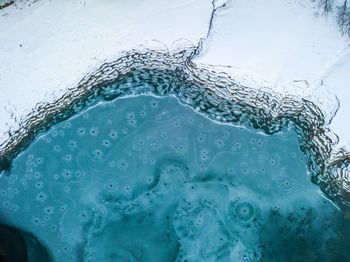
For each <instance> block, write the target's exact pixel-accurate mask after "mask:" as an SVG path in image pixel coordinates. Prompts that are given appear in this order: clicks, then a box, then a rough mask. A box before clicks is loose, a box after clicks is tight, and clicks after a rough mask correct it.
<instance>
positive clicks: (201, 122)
mask: <svg viewBox="0 0 350 262" xmlns="http://www.w3.org/2000/svg"><path fill="white" fill-rule="evenodd" d="M345 217H347V216H345V215H344V214H343V213H342V212H341V211H339V210H338V209H337V208H336V207H335V206H333V205H332V203H331V202H330V201H328V200H327V199H326V198H324V197H323V196H322V195H321V194H320V191H319V189H318V187H317V186H316V185H314V184H312V183H311V179H310V174H309V173H308V170H307V165H306V159H305V157H304V155H303V153H302V152H301V150H300V148H299V142H298V136H297V134H296V133H295V132H294V130H293V129H292V128H289V129H284V130H282V131H281V132H279V133H276V134H273V135H266V134H263V133H261V132H259V131H258V130H255V129H252V128H248V127H244V126H234V125H228V124H225V125H224V124H221V123H217V122H215V121H213V120H210V119H208V118H206V117H204V116H202V115H200V114H198V113H197V112H195V111H194V110H193V109H191V108H190V107H187V106H184V105H181V104H180V103H179V102H178V100H177V99H176V98H174V97H163V98H159V97H154V96H138V97H129V98H123V99H117V100H114V101H111V102H100V103H98V104H97V105H94V106H91V107H90V108H88V109H87V110H85V111H83V112H82V113H80V114H78V115H75V116H74V117H72V118H70V119H68V120H66V121H63V122H61V123H59V124H56V125H54V126H53V127H52V128H50V129H49V130H48V131H47V132H46V133H44V134H41V135H40V136H39V137H37V138H36V139H35V141H33V142H32V143H31V145H30V146H29V147H28V148H27V149H26V150H24V151H23V152H22V153H21V154H19V155H18V156H17V157H16V158H15V159H14V161H13V163H12V168H11V171H10V173H8V174H6V175H3V176H2V177H1V178H0V221H1V223H2V224H5V225H8V226H11V227H13V228H18V229H20V230H23V231H25V232H28V233H30V234H32V235H34V236H35V237H37V239H38V240H39V241H40V242H41V243H42V244H43V245H44V246H45V247H46V248H47V250H48V252H49V253H50V254H51V257H52V261H60V262H62V261H96V262H103V261H108V262H110V261H113V262H116V261H118V262H119V261H145V262H146V261H160V262H165V261H268V262H270V261H271V262H274V261H275V262H284V261H317V262H319V261H321V262H323V261H330V262H346V261H350V248H349V247H350V228H349V222H348V221H347V220H346V219H345Z"/></svg>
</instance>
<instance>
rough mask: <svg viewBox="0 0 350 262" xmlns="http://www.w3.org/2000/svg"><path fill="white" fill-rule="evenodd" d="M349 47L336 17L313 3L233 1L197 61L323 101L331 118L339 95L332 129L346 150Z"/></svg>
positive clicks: (222, 12)
mask: <svg viewBox="0 0 350 262" xmlns="http://www.w3.org/2000/svg"><path fill="white" fill-rule="evenodd" d="M349 44H350V41H349V37H348V36H342V35H341V34H340V33H339V30H338V27H337V25H336V21H335V18H334V17H333V14H329V15H328V17H324V16H323V15H322V10H320V9H319V7H318V6H317V5H316V4H314V3H312V2H311V1H296V0H289V1H288V0H269V1H264V0H233V1H230V2H229V3H228V4H227V5H226V7H225V8H224V9H218V10H217V12H216V16H215V19H214V21H213V25H212V30H211V34H210V37H209V38H208V40H207V41H205V42H204V45H203V50H202V53H201V55H200V56H199V57H197V58H196V59H195V62H197V63H204V64H213V65H226V66H230V68H229V70H231V71H232V73H233V74H237V75H242V74H243V75H244V77H245V78H248V79H250V81H252V80H253V79H255V81H257V82H258V83H262V84H264V85H267V86H271V88H273V89H278V90H279V91H282V92H292V93H294V94H295V93H298V94H301V95H303V96H306V97H307V98H309V99H310V100H312V101H316V100H318V102H319V103H318V104H319V105H320V106H321V108H323V109H324V110H325V111H330V112H327V113H330V114H332V113H333V112H334V111H335V110H336V109H337V107H335V106H336V105H337V103H336V100H335V95H336V96H337V97H338V99H339V100H340V107H339V110H338V113H337V114H336V116H335V117H334V119H333V121H332V123H331V128H332V130H333V131H334V132H335V133H336V134H337V135H338V136H339V137H340V143H339V146H344V145H346V144H349V143H350V131H349V130H350V103H349V102H348V101H350V47H349ZM258 85H259V84H258ZM320 103H323V104H320Z"/></svg>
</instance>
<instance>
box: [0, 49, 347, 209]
mask: <svg viewBox="0 0 350 262" xmlns="http://www.w3.org/2000/svg"><path fill="white" fill-rule="evenodd" d="M194 50H195V47H194V48H193V49H192V52H193V51H194ZM189 51H191V50H175V51H173V52H169V51H167V50H159V49H157V50H156V49H153V50H152V49H147V48H145V49H143V50H132V51H128V52H125V53H124V54H123V55H122V56H121V57H120V58H119V59H117V60H116V61H114V62H110V63H105V64H103V65H102V66H101V67H100V68H99V69H98V70H97V71H95V72H94V73H92V74H89V75H87V76H86V77H85V78H84V79H82V80H81V81H80V83H79V84H78V85H77V87H75V88H73V89H71V90H69V92H67V93H66V94H65V95H64V96H63V97H62V98H60V99H58V100H56V101H54V102H53V103H47V104H41V105H40V106H38V107H37V108H36V110H35V111H33V112H32V113H31V114H29V115H28V116H27V118H26V120H25V121H23V122H22V124H21V126H20V128H19V129H18V130H16V131H15V132H13V133H12V134H11V137H10V139H9V140H7V141H6V142H5V143H3V144H1V147H0V165H1V167H2V168H3V169H6V168H9V167H10V165H11V160H12V159H13V158H14V157H16V155H17V154H18V153H20V152H21V151H22V150H24V149H25V148H26V147H27V146H28V145H29V144H30V142H31V141H33V139H35V137H36V136H37V135H39V134H40V133H41V132H44V131H45V130H47V129H49V128H50V127H51V126H52V125H54V124H55V123H58V122H60V121H62V120H64V119H67V118H69V117H71V116H72V115H74V114H75V113H77V112H80V111H81V110H82V109H83V108H85V107H86V106H90V105H92V104H94V103H97V102H98V101H100V100H112V99H115V98H118V97H121V96H136V95H140V94H154V95H157V96H166V95H174V96H176V97H177V98H178V99H179V100H180V102H181V103H183V104H186V105H188V106H190V107H192V108H193V109H194V110H196V111H198V112H199V113H201V114H203V115H205V116H206V117H209V118H210V119H212V120H215V121H218V122H222V123H232V124H234V125H243V126H250V127H253V128H255V129H258V130H261V131H262V132H264V133H266V134H272V133H276V132H278V131H280V130H281V129H283V128H290V127H292V128H294V129H295V130H296V132H297V133H298V136H299V142H300V147H301V150H302V151H303V152H304V154H305V155H306V157H307V159H308V169H309V172H310V174H311V179H312V182H313V183H315V184H318V185H319V186H320V189H321V190H322V192H324V193H325V194H326V196H327V197H329V198H330V199H331V200H332V201H333V202H334V203H336V204H337V205H338V206H340V207H342V208H347V207H349V206H350V180H349V177H348V176H349V173H350V153H349V152H347V151H344V150H342V149H341V150H337V149H335V148H336V147H335V146H336V144H337V143H338V139H337V136H336V135H335V134H334V133H332V132H331V131H330V130H329V128H328V127H327V119H326V118H325V115H324V114H323V112H322V110H321V109H320V108H319V107H318V106H317V105H316V104H315V103H313V102H311V101H309V100H307V99H305V98H303V97H300V96H297V95H288V94H282V93H278V92H274V91H272V90H271V89H270V88H268V87H264V86H261V87H260V88H259V89H258V88H256V87H250V86H246V85H244V84H242V83H240V82H238V81H236V80H235V79H233V78H232V77H231V76H230V75H229V74H227V73H225V72H221V71H218V70H217V68H215V67H211V66H203V65H197V64H195V63H193V62H191V60H190V57H191V55H192V52H189Z"/></svg>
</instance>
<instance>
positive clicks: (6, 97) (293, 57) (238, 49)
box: [0, 0, 350, 146]
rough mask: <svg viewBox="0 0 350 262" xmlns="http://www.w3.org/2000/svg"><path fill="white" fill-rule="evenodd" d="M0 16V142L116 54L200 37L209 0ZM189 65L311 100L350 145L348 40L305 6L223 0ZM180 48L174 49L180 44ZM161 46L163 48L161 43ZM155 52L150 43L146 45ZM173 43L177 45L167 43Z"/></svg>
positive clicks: (141, 0)
mask: <svg viewBox="0 0 350 262" xmlns="http://www.w3.org/2000/svg"><path fill="white" fill-rule="evenodd" d="M32 2H34V3H31V4H29V3H30V2H28V1H19V2H17V3H16V4H14V5H11V6H9V7H7V8H4V9H2V10H0V94H1V95H0V144H1V143H2V142H4V141H5V140H6V139H7V138H8V131H9V130H10V129H11V128H12V129H16V128H17V127H18V122H19V120H20V119H21V118H23V117H24V116H25V115H27V114H28V113H29V112H31V111H32V110H33V109H34V108H35V105H36V104H37V103H38V102H50V101H53V99H54V98H58V97H60V96H61V95H63V94H64V93H65V92H66V91H67V90H68V89H69V88H72V87H74V86H75V85H76V84H77V83H78V82H79V80H80V79H81V78H82V77H83V76H84V75H85V74H87V73H89V72H92V71H93V70H94V69H96V68H98V67H99V66H100V65H101V64H102V63H103V62H105V61H113V60H115V59H116V58H117V57H118V54H120V52H121V51H124V50H128V49H131V48H133V47H137V46H139V45H141V44H146V45H147V43H149V41H152V40H157V41H158V42H159V45H164V46H166V47H167V48H169V49H171V48H172V46H173V45H174V42H176V41H177V40H179V39H186V40H188V42H189V43H193V44H197V43H198V41H200V39H204V37H205V36H206V34H207V32H208V29H209V25H210V19H211V15H212V12H213V6H216V7H218V6H221V5H223V4H224V3H225V1H214V5H213V3H212V1H210V0H177V1H173V0H162V1H158V0H135V1H121V0H119V1H111V0H99V1H97V0H60V1H49V0H39V1H32ZM211 25H212V26H211V27H210V34H209V38H208V39H206V40H204V41H203V49H202V51H201V53H200V55H199V56H198V57H196V58H195V59H194V62H196V63H204V64H212V65H218V66H220V67H221V68H222V70H225V71H229V72H230V73H232V74H233V76H237V77H239V78H241V79H245V80H247V81H249V82H250V83H256V86H257V87H259V85H260V84H263V85H265V86H270V87H271V88H274V89H276V90H278V91H281V92H292V93H295V94H300V95H303V96H305V97H307V98H309V99H311V100H313V101H317V102H318V104H319V105H320V106H321V108H323V109H324V110H325V111H327V112H326V114H328V115H332V114H333V112H335V111H336V110H337V103H336V102H337V100H336V99H335V95H336V96H337V97H338V99H339V100H340V108H339V110H338V113H337V115H336V116H335V118H334V119H333V121H332V123H331V128H332V130H333V131H335V133H336V134H337V135H339V136H340V138H341V141H340V144H339V145H340V146H344V145H346V144H350V132H349V131H348V130H350V121H349V117H348V116H347V115H350V103H348V101H349V100H350V91H349V90H350V89H349V88H348V87H347V86H348V84H350V47H349V44H350V40H349V37H348V36H341V34H340V33H339V30H338V28H337V26H336V24H335V19H334V17H333V16H332V15H331V14H330V15H329V16H328V17H324V16H322V15H321V11H320V10H319V8H318V7H317V6H316V4H314V3H312V2H311V1H308V0H306V1H296V0H269V1H266V0H231V1H227V3H226V4H224V6H223V8H218V9H217V10H216V11H215V13H214V16H213V20H212V24H211ZM183 42H184V41H181V43H183ZM161 43H162V44H161ZM152 45H154V43H153V44H152ZM175 45H176V44H175Z"/></svg>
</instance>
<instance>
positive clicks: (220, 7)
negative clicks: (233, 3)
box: [189, 0, 229, 60]
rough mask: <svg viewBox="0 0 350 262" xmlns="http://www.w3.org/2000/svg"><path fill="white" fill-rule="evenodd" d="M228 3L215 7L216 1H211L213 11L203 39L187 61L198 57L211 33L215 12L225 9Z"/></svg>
mask: <svg viewBox="0 0 350 262" xmlns="http://www.w3.org/2000/svg"><path fill="white" fill-rule="evenodd" d="M228 1H229V0H227V1H225V2H224V3H222V4H221V5H220V6H217V7H215V2H217V0H212V2H211V5H212V8H213V11H212V12H211V15H210V19H209V26H208V30H207V33H206V34H205V36H204V37H201V38H200V39H199V41H198V44H197V47H196V48H195V49H194V51H193V53H192V54H191V56H190V57H189V60H192V59H193V58H194V57H196V56H198V55H199V54H200V53H201V51H202V49H203V43H204V41H206V40H208V38H209V36H210V33H211V31H212V28H213V23H214V18H215V13H216V11H217V10H219V9H222V8H225V7H226V4H227V2H228Z"/></svg>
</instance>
